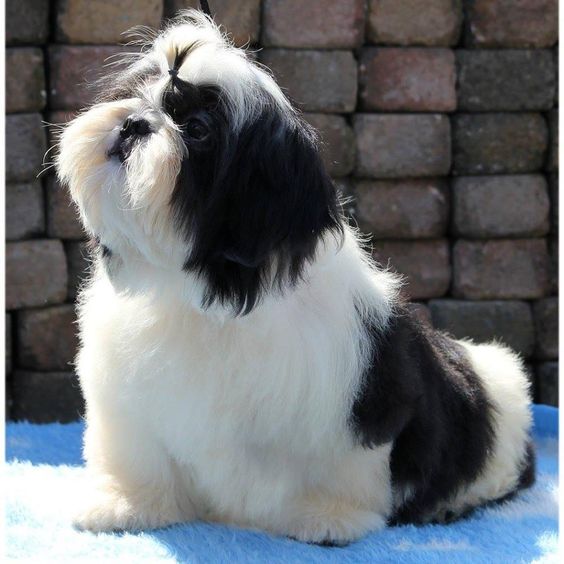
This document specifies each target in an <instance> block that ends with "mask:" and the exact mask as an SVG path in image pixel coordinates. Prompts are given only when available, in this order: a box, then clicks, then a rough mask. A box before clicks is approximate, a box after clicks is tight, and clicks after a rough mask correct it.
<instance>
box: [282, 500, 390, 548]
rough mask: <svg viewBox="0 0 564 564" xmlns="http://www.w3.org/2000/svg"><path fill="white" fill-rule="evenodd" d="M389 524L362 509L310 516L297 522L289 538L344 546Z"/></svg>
mask: <svg viewBox="0 0 564 564" xmlns="http://www.w3.org/2000/svg"><path fill="white" fill-rule="evenodd" d="M385 525H386V520H385V519H384V518H383V517H382V516H381V515H379V514H378V513H374V512H371V511H367V510H362V509H351V510H349V511H344V510H339V511H335V512H331V511H329V512H319V513H317V514H315V513H309V514H306V515H304V516H301V517H298V518H297V519H295V521H294V522H293V523H292V525H291V526H290V529H289V531H288V536H289V537H292V538H294V539H296V540H299V541H301V542H307V543H312V544H320V545H324V546H343V545H346V544H348V543H350V542H352V541H354V540H357V539H359V538H360V537H362V536H364V535H366V534H367V533H369V532H371V531H375V530H378V529H381V528H383V527H384V526H385Z"/></svg>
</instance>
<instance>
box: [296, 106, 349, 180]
mask: <svg viewBox="0 0 564 564" xmlns="http://www.w3.org/2000/svg"><path fill="white" fill-rule="evenodd" d="M304 117H305V119H306V120H307V121H308V122H309V123H310V124H311V125H313V127H315V129H317V130H318V132H319V134H320V137H321V141H322V143H321V155H322V157H323V161H324V162H325V165H326V166H327V170H328V171H329V174H331V176H336V177H340V176H346V175H347V174H350V172H351V171H352V169H353V168H354V160H355V153H354V134H353V131H352V128H351V127H350V125H349V124H348V123H347V122H346V120H345V118H344V117H343V116H336V115H331V114H305V115H304Z"/></svg>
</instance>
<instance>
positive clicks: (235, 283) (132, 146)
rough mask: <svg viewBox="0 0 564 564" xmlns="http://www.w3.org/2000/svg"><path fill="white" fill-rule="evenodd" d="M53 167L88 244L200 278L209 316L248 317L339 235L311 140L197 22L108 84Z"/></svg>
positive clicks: (273, 94) (66, 136) (265, 84)
mask: <svg viewBox="0 0 564 564" xmlns="http://www.w3.org/2000/svg"><path fill="white" fill-rule="evenodd" d="M57 164H58V173H59V176H60V178H61V180H62V181H63V182H64V183H65V184H67V185H68V186H69V188H70V191H71V194H72V197H73V199H74V200H75V201H76V203H77V204H78V207H79V210H80V214H81V217H82V220H83V222H84V225H85V227H86V229H87V231H89V232H90V233H91V234H92V236H94V237H96V238H97V239H98V240H100V242H101V243H102V244H103V245H104V246H105V247H107V248H108V249H109V250H110V251H111V252H112V253H115V254H117V255H120V256H121V257H122V258H123V259H124V260H125V258H126V257H129V256H135V260H137V261H140V260H141V261H147V262H148V263H151V264H152V265H153V266H155V267H158V268H161V269H169V270H170V269H172V270H175V271H183V272H184V273H185V274H186V275H195V276H196V277H197V278H198V279H200V280H202V281H203V283H204V284H205V287H206V290H205V295H204V296H203V301H204V304H203V305H204V306H205V305H210V304H212V303H214V302H217V303H220V304H222V305H225V306H229V307H231V308H232V309H233V310H234V311H235V312H238V313H244V312H248V311H250V310H251V309H252V308H253V307H254V306H255V305H256V304H257V302H258V300H259V299H260V297H261V294H262V293H264V292H268V291H271V290H272V289H273V286H274V285H276V286H277V287H278V288H281V287H283V286H285V285H292V284H293V283H295V282H296V281H297V280H298V279H299V278H300V275H301V273H302V271H303V268H304V265H305V264H306V263H307V262H308V261H311V260H312V258H313V256H314V254H315V251H316V248H317V245H318V242H319V240H320V238H322V237H323V235H324V234H325V233H326V232H327V231H332V232H338V231H339V230H340V229H341V222H340V218H339V214H338V210H337V201H336V196H335V190H334V186H333V184H332V182H331V180H330V178H329V177H328V175H327V173H326V172H325V170H324V167H323V165H322V163H321V160H320V157H319V154H318V150H317V146H316V136H315V133H314V132H313V131H312V130H311V128H309V127H308V126H307V125H306V124H305V122H304V121H303V120H302V119H301V118H300V117H299V115H298V114H297V112H296V111H295V110H294V109H293V107H292V106H291V104H290V103H289V102H288V100H287V99H286V98H285V96H284V95H283V94H282V92H281V91H280V89H279V88H278V86H277V85H276V84H275V82H274V81H273V80H272V78H271V77H270V75H269V74H268V73H267V72H265V71H264V70H263V69H261V68H260V67H259V66H258V65H257V64H255V63H254V62H252V61H251V60H250V59H249V58H248V57H247V55H246V54H245V53H244V51H242V50H240V49H236V48H234V47H232V46H231V45H230V44H229V43H228V42H227V41H226V40H225V38H224V37H222V35H221V33H220V32H219V31H218V29H217V28H216V27H215V26H214V25H213V24H212V23H211V21H210V20H208V19H207V18H206V17H204V16H203V15H202V14H199V13H197V12H188V13H185V14H184V15H183V16H181V18H179V19H178V20H176V21H174V22H173V23H172V24H171V25H170V26H169V27H168V28H167V29H165V30H164V31H163V32H161V33H160V34H159V35H157V36H156V37H155V38H154V39H153V40H152V42H151V43H150V45H148V46H146V48H145V49H144V50H143V52H142V53H141V54H140V55H139V56H138V57H135V58H134V59H133V60H132V61H131V62H130V63H129V64H128V66H127V67H126V68H125V69H124V70H121V71H120V72H118V73H114V74H113V75H112V76H111V77H109V79H108V80H107V81H106V82H105V83H104V87H103V92H102V93H101V95H100V97H99V99H98V101H97V103H96V104H95V105H94V106H93V107H91V108H90V109H89V110H88V111H86V112H84V113H83V114H82V115H80V116H79V117H77V118H76V119H75V120H74V121H73V122H71V123H70V124H69V125H68V126H67V127H66V129H65V130H64V132H63V135H62V137H61V142H60V152H59V157H58V163H57Z"/></svg>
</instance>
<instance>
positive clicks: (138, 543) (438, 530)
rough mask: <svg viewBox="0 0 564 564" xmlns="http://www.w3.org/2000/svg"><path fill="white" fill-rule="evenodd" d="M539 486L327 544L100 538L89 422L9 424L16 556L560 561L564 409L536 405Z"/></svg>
mask: <svg viewBox="0 0 564 564" xmlns="http://www.w3.org/2000/svg"><path fill="white" fill-rule="evenodd" d="M534 418H535V442H536V446H537V454H538V480H537V484H536V485H535V486H534V487H533V488H532V489H531V490H528V491H526V492H523V493H521V494H520V495H519V496H517V498H516V499H514V500H512V501H510V502H507V503H505V504H503V505H498V506H495V507H491V508H487V509H481V510H480V511H478V512H476V513H475V514H474V515H473V516H472V517H471V518H469V519H466V520H464V521H459V522H457V523H455V524H452V525H447V526H437V525H433V526H425V527H414V526H406V527H394V528H388V529H385V530H384V531H380V532H377V533H373V534H371V535H369V536H367V537H366V538H364V539H362V540H360V541H358V542H355V543H352V544H350V545H349V546H346V547H343V548H323V547H319V546H311V545H306V544H302V543H299V542H295V541H292V540H289V539H285V538H278V537H273V536H270V535H267V534H264V533H260V532H254V531H245V530H239V529H236V528H232V527H224V526H220V525H210V524H207V523H193V524H186V525H180V526H175V527H169V528H167V529H163V530H159V531H153V532H148V533H142V534H136V535H133V534H102V535H93V534H91V533H87V532H79V531H76V530H74V529H73V528H72V526H71V516H72V511H73V507H74V504H75V502H76V499H77V498H78V497H79V496H80V491H81V488H82V487H83V483H84V479H85V475H84V474H85V473H84V468H83V466H82V460H81V455H80V447H81V438H82V431H83V425H82V424H81V423H73V424H69V425H58V424H50V425H32V424H29V423H9V424H8V425H7V437H6V439H7V440H6V452H7V460H8V464H7V466H6V472H5V476H6V491H7V504H6V509H7V514H6V525H7V527H6V533H7V535H6V542H7V550H8V557H9V558H13V559H16V558H18V559H28V560H31V561H34V562H67V561H71V560H72V561H74V562H76V561H86V560H88V561H94V560H97V561H106V562H151V563H160V562H190V563H199V562H206V563H216V562H217V563H223V562H225V563H227V562H229V563H232V562H257V563H258V562H260V563H263V562H268V563H284V564H287V563H293V562H296V563H297V562H304V563H305V562H308V563H311V562H335V563H336V562H339V563H366V562H382V563H387V562H389V563H394V564H395V563H403V562H405V563H411V562H425V563H427V562H440V563H441V564H442V563H444V562H449V563H451V562H454V563H458V562H460V563H463V562H471V563H476V562H478V563H479V562H484V563H491V562H496V564H497V563H513V562H533V561H539V560H542V561H544V559H545V558H548V559H551V558H556V551H557V528H558V494H557V486H558V483H557V474H558V458H557V453H558V448H557V447H558V411H557V410H556V409H554V408H550V407H546V406H535V407H534Z"/></svg>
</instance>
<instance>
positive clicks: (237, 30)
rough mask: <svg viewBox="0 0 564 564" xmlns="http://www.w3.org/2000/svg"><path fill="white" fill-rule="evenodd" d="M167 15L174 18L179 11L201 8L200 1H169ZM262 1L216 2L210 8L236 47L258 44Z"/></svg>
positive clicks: (225, 0) (226, 0)
mask: <svg viewBox="0 0 564 564" xmlns="http://www.w3.org/2000/svg"><path fill="white" fill-rule="evenodd" d="M166 6H168V9H167V15H168V16H174V15H176V13H177V12H178V10H184V9H186V8H199V7H200V1H199V0H169V1H168V2H165V7H166ZM260 6H261V0H238V1H237V2H233V0H214V1H213V2H210V8H211V11H212V14H213V15H214V20H215V21H216V22H217V23H218V24H220V25H221V26H222V27H223V28H224V29H225V30H226V31H227V32H228V33H229V35H230V36H231V37H232V38H233V41H234V43H235V45H239V46H242V45H246V44H247V43H251V44H252V43H256V42H257V41H258V39H259V36H260V15H261V14H260V12H261V10H260Z"/></svg>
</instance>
